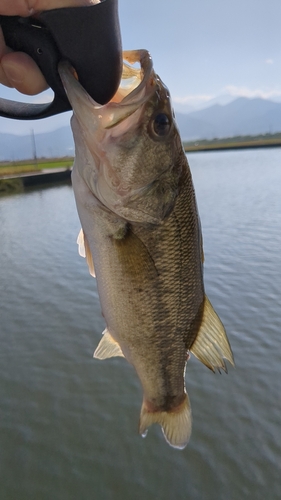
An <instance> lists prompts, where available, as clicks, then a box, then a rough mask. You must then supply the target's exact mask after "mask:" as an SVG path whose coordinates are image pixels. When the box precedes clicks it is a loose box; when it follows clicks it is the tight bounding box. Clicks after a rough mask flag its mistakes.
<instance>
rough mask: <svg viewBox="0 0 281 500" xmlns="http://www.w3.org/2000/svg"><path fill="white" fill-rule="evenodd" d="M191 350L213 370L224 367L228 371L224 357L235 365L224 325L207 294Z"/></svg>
mask: <svg viewBox="0 0 281 500" xmlns="http://www.w3.org/2000/svg"><path fill="white" fill-rule="evenodd" d="M190 352H192V354H194V356H196V357H197V358H198V359H199V360H200V361H201V362H202V363H204V365H206V366H207V367H208V368H210V369H211V370H212V371H213V372H215V369H216V368H217V369H218V370H219V371H220V368H222V369H223V370H224V371H225V372H227V367H226V364H225V362H224V359H227V360H228V361H229V362H230V363H231V364H232V365H233V366H234V359H233V354H232V351H231V347H230V344H229V342H228V338H227V336H226V333H225V329H224V326H223V324H222V322H221V320H220V318H219V317H218V315H217V313H216V312H215V310H214V309H213V306H212V304H211V302H210V301H209V299H208V297H207V296H206V295H205V299H204V309H203V317H202V321H201V325H200V329H199V332H198V334H197V337H196V339H195V341H194V343H193V345H192V347H191V348H190Z"/></svg>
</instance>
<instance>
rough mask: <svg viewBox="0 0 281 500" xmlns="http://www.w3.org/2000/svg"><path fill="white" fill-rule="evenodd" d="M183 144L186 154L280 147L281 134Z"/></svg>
mask: <svg viewBox="0 0 281 500" xmlns="http://www.w3.org/2000/svg"><path fill="white" fill-rule="evenodd" d="M183 144H184V148H185V151H186V152H193V151H216V150H228V149H251V148H268V147H281V133H277V134H265V135H257V136H251V135H249V136H237V137H226V138H225V139H212V140H198V141H190V142H187V141H185V142H184V143H183Z"/></svg>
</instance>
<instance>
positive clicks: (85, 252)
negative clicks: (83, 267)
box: [77, 229, 96, 278]
mask: <svg viewBox="0 0 281 500" xmlns="http://www.w3.org/2000/svg"><path fill="white" fill-rule="evenodd" d="M77 245H78V252H79V255H81V257H84V258H85V259H86V261H87V264H88V267H89V272H90V274H91V276H93V277H94V278H95V277H96V273H95V268H94V261H93V256H92V252H91V250H90V246H89V243H88V240H87V238H86V236H85V234H84V231H83V229H81V230H80V232H79V234H78V237H77Z"/></svg>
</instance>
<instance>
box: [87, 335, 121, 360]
mask: <svg viewBox="0 0 281 500" xmlns="http://www.w3.org/2000/svg"><path fill="white" fill-rule="evenodd" d="M115 356H122V357H124V354H123V352H122V350H121V347H120V345H119V344H118V342H116V340H114V338H113V337H112V335H111V334H110V333H109V331H108V329H107V328H106V329H105V330H104V332H103V337H102V339H101V341H100V343H99V345H98V347H97V348H96V350H95V352H94V358H97V359H107V358H113V357H115Z"/></svg>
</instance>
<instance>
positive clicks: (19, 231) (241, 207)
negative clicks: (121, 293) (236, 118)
mask: <svg viewBox="0 0 281 500" xmlns="http://www.w3.org/2000/svg"><path fill="white" fill-rule="evenodd" d="M189 161H190V165H191V168H192V173H193V178H194V183H195V188H196V193H197V200H198V205H199V211H200V215H201V221H202V227H203V235H204V249H205V284H206V291H207V294H208V296H209V298H210V299H211V301H212V303H213V305H214V307H215V308H216V309H217V311H218V312H219V314H220V316H221V318H222V320H223V322H224V324H225V326H226V329H227V332H228V335H229V338H230V340H231V344H232V348H233V351H234V355H235V360H236V368H235V369H232V368H231V367H230V369H229V374H228V375H225V374H223V375H221V376H220V375H213V374H212V373H211V372H210V371H209V370H207V369H206V368H205V367H204V366H203V365H202V364H201V363H200V362H199V361H197V360H196V359H194V358H192V359H191V360H190V361H189V363H188V368H187V377H186V379H187V389H188V392H189V395H190V400H191V404H192V408H193V420H194V422H193V433H192V438H191V441H190V443H189V445H188V447H187V448H186V449H185V450H184V451H178V450H174V449H172V448H170V447H169V446H168V445H167V444H166V443H165V441H164V439H163V437H162V434H161V430H160V429H159V428H157V427H155V426H154V427H153V428H150V430H149V432H148V435H147V438H146V439H142V438H141V437H140V436H139V435H138V433H137V426H138V418H139V410H140V405H141V398H142V396H141V389H140V386H139V382H138V380H137V377H136V376H135V374H134V371H133V369H132V368H131V367H130V366H129V365H128V364H127V363H126V362H125V361H124V360H122V359H117V358H116V359H112V360H108V361H104V362H100V361H97V360H93V359H92V353H93V351H94V349H95V347H96V345H97V343H98V340H99V338H100V336H101V332H102V330H103V328H104V322H103V318H102V316H101V312H100V306H99V302H98V296H97V291H96V287H95V280H94V279H93V278H91V277H90V276H89V275H88V271H87V266H86V264H85V262H84V259H81V258H80V257H79V256H78V255H77V248H76V243H75V240H76V236H77V234H78V231H79V227H80V226H79V222H78V218H77V214H76V209H75V205H74V200H73V193H72V190H71V188H70V187H69V186H59V187H52V188H50V189H45V190H42V191H39V190H38V191H32V192H29V193H26V194H22V195H17V196H13V197H7V198H2V199H0V240H1V254H0V275H1V281H0V292H1V305H0V315H1V316H0V345H1V350H0V498H1V500H15V499H20V500H77V499H78V498H79V499H82V500H92V499H98V500H99V499H102V500H111V499H112V500H121V499H122V500H131V499H132V500H147V499H148V500H152V499H153V500H154V499H157V500H158V499H159V500H170V499H172V498H175V499H177V500H189V499H190V500H201V499H204V500H213V499H215V500H220V499H223V500H224V499H225V498H227V499H228V500H237V499H238V498H239V499H240V500H241V499H248V498H249V499H251V500H252V499H255V500H263V499H264V498H270V499H271V500H277V499H280V498H281V479H280V478H281V458H280V452H281V432H280V418H281V362H280V337H281V196H280V194H281V193H280V190H281V188H280V186H281V150H280V149H272V150H259V151H243V152H219V153H200V154H199V153H196V154H190V155H189Z"/></svg>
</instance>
